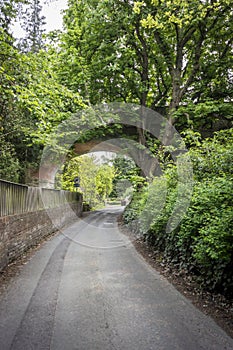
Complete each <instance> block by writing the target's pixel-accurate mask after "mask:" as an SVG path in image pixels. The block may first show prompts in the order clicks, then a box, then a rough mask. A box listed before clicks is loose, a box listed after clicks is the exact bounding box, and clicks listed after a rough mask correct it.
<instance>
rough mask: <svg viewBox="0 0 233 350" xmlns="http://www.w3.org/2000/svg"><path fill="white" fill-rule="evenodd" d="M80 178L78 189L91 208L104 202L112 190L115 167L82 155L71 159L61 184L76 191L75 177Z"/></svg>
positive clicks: (64, 171)
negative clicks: (98, 163)
mask: <svg viewBox="0 0 233 350" xmlns="http://www.w3.org/2000/svg"><path fill="white" fill-rule="evenodd" d="M76 177H79V178H80V187H79V188H78V191H80V192H81V193H82V194H83V198H84V201H85V202H86V203H88V204H89V205H90V207H91V208H94V207H96V206H97V205H99V204H103V203H104V202H105V200H106V198H107V197H108V196H109V195H110V193H111V191H112V181H113V178H114V168H113V167H112V166H109V165H107V164H101V165H97V164H96V162H95V157H90V156H82V157H75V158H73V159H71V160H70V161H69V162H68V163H67V165H66V166H65V169H64V170H63V174H62V176H61V186H62V188H63V189H65V190H68V191H74V179H75V178H76Z"/></svg>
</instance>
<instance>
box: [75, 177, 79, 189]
mask: <svg viewBox="0 0 233 350" xmlns="http://www.w3.org/2000/svg"><path fill="white" fill-rule="evenodd" d="M74 187H75V188H78V187H80V177H78V176H77V177H75V178H74Z"/></svg>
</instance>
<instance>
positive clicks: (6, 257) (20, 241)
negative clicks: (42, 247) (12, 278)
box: [0, 197, 82, 270]
mask: <svg viewBox="0 0 233 350" xmlns="http://www.w3.org/2000/svg"><path fill="white" fill-rule="evenodd" d="M81 212H82V200H81V197H80V201H79V202H76V203H70V204H65V205H63V206H59V207H56V208H52V209H42V210H38V211H34V212H27V213H22V214H15V215H8V216H2V217H0V270H2V269H4V267H6V266H7V265H8V264H9V263H10V262H12V261H13V260H15V259H16V258H18V257H19V256H20V255H22V254H23V253H24V252H25V251H27V250H28V249H29V248H30V247H32V246H35V245H36V244H38V243H39V242H40V241H42V240H43V239H44V238H45V237H46V236H48V235H50V234H52V233H53V232H56V231H57V229H58V228H59V227H63V226H64V225H66V224H68V223H69V222H72V220H74V219H77V216H80V215H81ZM51 218H52V220H51Z"/></svg>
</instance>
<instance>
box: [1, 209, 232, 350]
mask: <svg viewBox="0 0 233 350" xmlns="http://www.w3.org/2000/svg"><path fill="white" fill-rule="evenodd" d="M121 210H122V209H121V208H120V207H110V208H107V209H104V210H101V211H96V212H93V213H90V214H89V215H87V216H86V217H85V218H84V219H80V220H78V221H77V222H76V223H74V224H72V225H71V226H70V227H68V228H67V229H66V230H65V231H64V232H63V233H61V234H60V235H57V236H55V237H53V238H52V239H51V240H50V241H48V242H47V243H45V244H44V245H43V246H42V248H41V249H40V250H38V251H37V252H36V253H35V254H34V256H33V257H32V258H31V260H30V261H29V262H28V263H27V264H26V265H24V266H23V267H22V268H21V270H20V274H19V275H18V276H17V277H15V279H14V280H13V281H12V282H11V283H10V285H9V286H8V288H7V290H6V292H4V293H3V295H1V296H0V349H1V350H8V349H11V350H29V349H30V350H34V349H41V350H46V349H51V350H73V349H75V350H112V349H113V350H115V349H116V350H149V349H156V350H178V349H179V350H201V349H203V350H230V349H231V350H232V349H233V340H232V339H231V338H230V337H228V336H227V335H226V334H225V333H224V331H223V330H221V329H220V328H219V327H218V326H217V325H216V324H215V323H214V321H213V320H212V319H210V318H209V317H207V316H205V315H204V314H202V313H201V312H200V311H199V310H197V309H196V308H195V307H194V306H193V305H192V304H191V303H190V301H188V300H187V299H186V298H185V297H183V296H182V295H181V294H180V293H179V292H178V291H177V290H176V289H175V288H174V287H173V286H172V285H171V284H169V282H168V281H167V280H166V279H165V278H164V277H163V276H161V275H160V274H159V273H157V272H156V271H154V270H153V269H152V268H151V267H150V266H149V265H148V264H147V263H146V262H145V261H144V260H143V259H142V258H141V257H140V256H139V254H138V253H137V252H136V251H135V249H134V247H133V246H132V244H131V243H130V242H129V240H128V238H127V237H125V236H124V235H123V234H122V233H121V232H120V231H119V230H118V227H117V216H118V215H119V214H120V213H121Z"/></svg>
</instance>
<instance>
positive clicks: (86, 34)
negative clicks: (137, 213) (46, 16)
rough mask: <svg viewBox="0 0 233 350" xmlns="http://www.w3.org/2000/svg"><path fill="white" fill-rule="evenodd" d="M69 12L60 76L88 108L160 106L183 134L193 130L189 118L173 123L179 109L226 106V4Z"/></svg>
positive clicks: (147, 4) (111, 5)
mask: <svg viewBox="0 0 233 350" xmlns="http://www.w3.org/2000/svg"><path fill="white" fill-rule="evenodd" d="M68 4H69V8H68V10H67V12H66V15H65V17H64V21H65V27H66V32H65V33H64V35H63V36H62V45H61V47H62V50H60V60H61V62H65V63H66V65H64V64H62V69H61V71H60V72H59V76H60V78H61V81H62V82H63V83H64V84H67V85H68V86H69V87H70V88H71V89H74V90H75V91H79V92H80V93H81V95H82V96H84V98H86V99H88V100H89V101H90V102H91V103H92V104H96V103H99V102H110V101H118V100H120V101H125V102H136V103H139V104H141V105H145V106H148V107H151V108H155V109H156V108H158V107H160V106H162V107H165V110H166V111H167V114H168V116H169V121H170V122H171V123H172V124H174V123H175V124H176V125H178V126H180V127H182V125H184V122H183V119H184V118H186V120H185V122H186V126H187V124H188V123H189V119H191V120H192V118H194V124H195V118H196V114H195V113H193V114H192V113H191V114H190V115H188V116H187V115H185V114H184V113H183V114H182V117H181V116H179V118H178V116H177V115H176V111H177V109H178V108H179V107H180V106H184V105H188V104H197V103H199V102H204V101H205V100H206V99H216V98H217V99H218V103H219V104H221V105H222V107H223V104H225V103H226V101H227V100H228V101H229V99H230V98H231V97H230V96H231V94H232V91H231V88H230V80H231V79H232V78H231V76H232V73H231V66H232V61H231V50H232V35H231V32H232V12H231V9H230V1H229V0H224V1H219V0H214V1H205V2H203V1H200V0H193V1H178V0H175V1H167V0H161V1H155V0H153V1H152V0H147V1H135V2H132V1H130V0H125V1H119V0H118V1H112V0H111V1H107V2H106V1H104V0H102V1H89V0H84V1H74V0H70V1H69V3H68ZM203 78H204V79H203ZM219 82H221V83H219ZM221 90H222V92H221ZM219 110H220V112H221V111H223V110H224V108H220V109H219ZM222 114H224V112H222ZM210 116H211V117H212V118H213V115H211V112H210ZM197 124H198V123H197ZM138 131H139V141H140V143H143V144H144V143H145V136H144V135H141V134H140V130H138ZM164 143H165V140H164Z"/></svg>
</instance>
